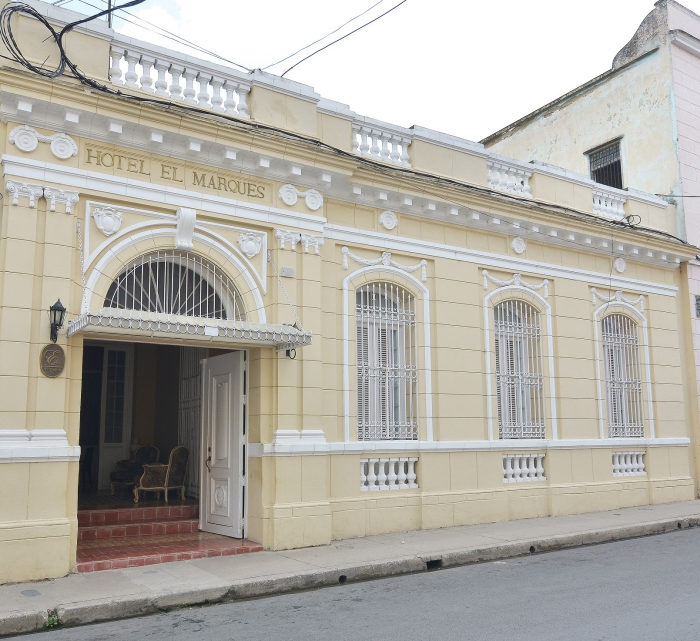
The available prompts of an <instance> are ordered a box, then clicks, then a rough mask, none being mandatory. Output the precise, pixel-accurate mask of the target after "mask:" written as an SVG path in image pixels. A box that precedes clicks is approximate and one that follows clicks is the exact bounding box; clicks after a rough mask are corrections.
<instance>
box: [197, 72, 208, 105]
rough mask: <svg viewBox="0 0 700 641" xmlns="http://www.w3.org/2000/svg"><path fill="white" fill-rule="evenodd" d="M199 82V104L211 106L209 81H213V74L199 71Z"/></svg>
mask: <svg viewBox="0 0 700 641" xmlns="http://www.w3.org/2000/svg"><path fill="white" fill-rule="evenodd" d="M197 82H198V83H199V93H198V94H197V100H198V101H199V106H200V107H211V104H210V103H209V83H210V82H211V75H209V74H208V73H198V74H197Z"/></svg>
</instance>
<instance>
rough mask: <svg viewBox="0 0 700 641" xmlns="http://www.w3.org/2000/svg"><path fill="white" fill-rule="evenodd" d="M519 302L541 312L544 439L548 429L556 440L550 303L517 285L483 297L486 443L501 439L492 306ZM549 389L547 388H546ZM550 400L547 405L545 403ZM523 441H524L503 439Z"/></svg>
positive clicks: (555, 392)
mask: <svg viewBox="0 0 700 641" xmlns="http://www.w3.org/2000/svg"><path fill="white" fill-rule="evenodd" d="M513 298H516V299H520V300H523V301H525V302H527V303H529V304H530V305H533V306H534V307H535V309H537V310H538V311H539V312H540V334H541V339H540V340H541V346H542V350H543V354H542V360H543V372H542V375H543V376H544V378H545V380H549V385H545V400H544V403H543V405H544V407H545V408H547V409H548V414H547V409H545V417H544V420H545V437H544V439H545V440H546V439H547V438H548V433H547V430H548V428H549V429H551V438H552V439H553V440H557V439H558V438H559V421H558V415H557V390H556V377H555V370H554V337H553V336H552V329H551V328H552V308H551V306H550V305H549V303H548V302H547V301H546V300H545V299H544V298H542V296H540V295H539V294H537V293H535V292H533V291H531V290H529V289H527V288H525V287H522V286H519V285H507V286H505V287H499V288H498V289H495V290H494V291H492V292H491V293H490V294H488V295H487V296H485V297H484V303H483V304H484V341H485V345H486V349H485V350H484V354H485V366H484V372H485V375H486V421H487V426H488V439H489V441H494V440H501V439H498V438H497V434H498V432H497V429H495V427H494V425H496V426H497V420H498V419H497V411H498V410H497V398H496V371H495V358H494V357H495V351H494V350H495V340H494V339H493V338H491V336H492V334H494V333H495V326H494V317H493V310H494V307H495V306H496V305H497V304H498V303H500V302H503V301H506V300H510V299H513ZM547 388H548V389H547ZM547 400H549V404H547V403H546V401H547ZM502 440H508V441H511V440H516V441H523V440H525V439H502ZM532 441H533V442H537V443H540V442H541V441H542V439H539V438H538V439H532Z"/></svg>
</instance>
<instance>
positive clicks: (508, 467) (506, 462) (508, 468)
mask: <svg viewBox="0 0 700 641" xmlns="http://www.w3.org/2000/svg"><path fill="white" fill-rule="evenodd" d="M503 477H504V478H505V480H506V483H510V482H511V481H512V480H513V457H512V456H511V455H510V454H504V455H503Z"/></svg>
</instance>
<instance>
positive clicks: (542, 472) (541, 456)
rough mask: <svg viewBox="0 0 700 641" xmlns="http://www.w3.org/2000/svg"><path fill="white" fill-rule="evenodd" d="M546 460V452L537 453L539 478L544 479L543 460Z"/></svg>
mask: <svg viewBox="0 0 700 641" xmlns="http://www.w3.org/2000/svg"><path fill="white" fill-rule="evenodd" d="M543 460H544V454H538V455H537V478H538V479H544V466H543V465H542V461H543Z"/></svg>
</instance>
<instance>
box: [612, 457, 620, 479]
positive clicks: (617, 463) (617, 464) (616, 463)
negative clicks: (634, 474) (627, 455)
mask: <svg viewBox="0 0 700 641" xmlns="http://www.w3.org/2000/svg"><path fill="white" fill-rule="evenodd" d="M612 464H613V475H617V474H619V473H620V455H619V453H617V452H613V455H612Z"/></svg>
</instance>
